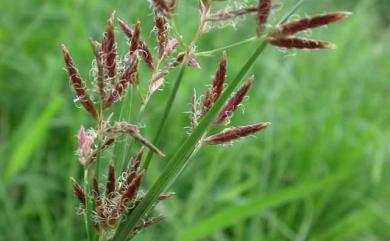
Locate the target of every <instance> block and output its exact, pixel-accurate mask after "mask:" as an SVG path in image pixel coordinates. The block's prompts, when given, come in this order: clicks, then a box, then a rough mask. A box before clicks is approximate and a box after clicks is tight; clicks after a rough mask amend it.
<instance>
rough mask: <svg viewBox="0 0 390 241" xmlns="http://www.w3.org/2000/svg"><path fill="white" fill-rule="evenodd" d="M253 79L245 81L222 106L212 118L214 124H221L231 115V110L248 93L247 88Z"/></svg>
mask: <svg viewBox="0 0 390 241" xmlns="http://www.w3.org/2000/svg"><path fill="white" fill-rule="evenodd" d="M252 82H253V79H249V80H247V81H245V83H244V84H243V85H242V86H241V88H240V89H239V90H238V91H237V92H236V93H235V94H234V95H233V96H232V97H231V98H230V100H229V101H228V103H227V104H226V105H225V106H224V107H223V108H222V111H221V112H220V113H219V115H218V117H217V118H216V119H215V120H214V122H213V123H214V124H215V125H219V124H222V123H223V122H225V121H226V120H227V119H228V118H229V117H230V116H232V115H233V112H234V111H235V110H236V109H237V107H238V106H239V105H240V104H241V102H242V101H243V100H244V97H245V95H246V94H247V93H248V91H249V88H250V87H251V85H252Z"/></svg>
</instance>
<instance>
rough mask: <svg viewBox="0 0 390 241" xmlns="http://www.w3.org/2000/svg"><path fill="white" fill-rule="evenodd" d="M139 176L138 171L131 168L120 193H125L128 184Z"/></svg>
mask: <svg viewBox="0 0 390 241" xmlns="http://www.w3.org/2000/svg"><path fill="white" fill-rule="evenodd" d="M136 177H137V172H136V171H133V170H129V171H128V173H127V176H126V179H125V181H124V182H123V185H122V186H121V189H120V193H123V191H124V190H125V188H128V186H129V185H130V184H131V182H132V181H133V180H134V178H136Z"/></svg>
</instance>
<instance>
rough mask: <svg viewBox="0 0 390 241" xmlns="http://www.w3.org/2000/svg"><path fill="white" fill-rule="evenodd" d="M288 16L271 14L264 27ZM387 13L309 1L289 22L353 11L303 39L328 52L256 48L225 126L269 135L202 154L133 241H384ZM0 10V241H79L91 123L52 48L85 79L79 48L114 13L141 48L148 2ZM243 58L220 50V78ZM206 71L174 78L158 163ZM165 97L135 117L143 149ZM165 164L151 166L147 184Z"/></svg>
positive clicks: (25, 3)
mask: <svg viewBox="0 0 390 241" xmlns="http://www.w3.org/2000/svg"><path fill="white" fill-rule="evenodd" d="M293 3H294V1H290V0H288V1H287V0H286V1H284V5H285V6H284V8H283V9H282V10H281V11H279V12H277V13H276V14H275V17H273V18H272V21H274V22H276V20H277V18H278V16H279V15H281V14H283V13H284V12H285V10H286V9H288V6H290V5H292V4H293ZM389 6H390V4H389V2H388V1H387V0H381V1H377V2H375V3H373V1H346V0H343V1H336V0H334V1H329V0H323V1H308V3H307V4H306V5H305V7H304V9H302V10H301V11H300V13H299V15H301V16H302V15H306V14H313V13H317V12H324V11H330V10H351V11H353V12H354V15H353V17H352V18H350V19H349V20H348V21H345V22H342V23H340V24H337V25H334V26H332V27H331V28H325V29H320V30H316V31H313V33H308V34H310V35H312V36H313V37H318V38H323V39H327V40H330V41H333V42H335V43H337V45H338V48H337V50H335V51H325V52H314V53H309V52H305V51H303V52H295V51H291V52H281V51H278V50H277V49H271V48H269V49H268V50H267V51H266V53H265V54H264V55H263V56H262V57H261V59H259V61H258V62H257V64H256V66H255V68H254V69H253V72H252V73H253V74H254V75H255V77H256V82H255V83H254V86H253V88H252V90H251V92H250V98H249V99H248V100H246V102H245V106H243V107H242V108H241V110H242V112H241V113H238V114H237V115H236V116H235V117H234V118H233V119H232V124H233V125H240V124H244V123H254V122H259V121H271V122H273V125H272V127H271V128H268V129H267V130H266V131H264V132H263V133H261V134H260V135H259V136H258V137H256V138H249V139H246V140H244V141H240V142H238V143H235V145H233V146H225V147H222V148H221V147H219V148H216V147H207V148H204V149H203V150H202V151H201V152H200V153H199V154H198V155H197V156H196V157H195V158H194V160H193V161H192V163H191V164H190V165H189V166H188V168H187V169H186V170H185V172H184V173H183V175H182V176H181V177H180V178H179V180H178V182H177V183H175V184H174V185H173V186H172V190H174V191H176V192H177V193H178V194H177V196H176V197H175V198H172V199H171V200H170V201H168V202H167V203H166V204H165V205H164V206H158V207H157V208H158V210H159V211H161V212H163V213H164V214H165V215H166V216H167V219H166V221H164V222H162V223H161V224H158V225H156V226H155V227H152V228H150V229H149V230H148V231H146V232H144V233H142V234H141V235H140V236H139V237H138V238H137V240H183V239H185V240H193V239H194V237H203V238H202V239H201V240H213V241H214V240H215V241H224V240H234V241H241V240H254V241H257V240H259V241H260V240H296V241H300V240H302V241H303V240H324V241H325V240H336V241H337V240H343V241H345V240H364V241H371V240H372V241H374V240H389V239H390V234H389V232H388V229H389V227H390V218H389V215H388V214H389V211H390V206H389V200H390V189H389V186H388V185H387V184H388V183H389V181H390V179H389V175H388V174H387V173H388V172H389V152H390V147H389V144H388V143H390V129H389V127H388V126H389V125H388V123H390V109H389V108H388V106H390V98H389V96H388V93H390V84H389V79H388V76H390V68H389V66H390V58H389V57H388V56H390V49H389V48H388V42H389V41H390V36H389V30H388V28H387V26H388V20H386V18H388V11H386V10H385V9H389ZM0 9H2V14H1V15H0V53H1V55H0V78H1V80H0V91H1V92H0V170H1V182H0V213H1V214H0V240H1V241H2V240H18V241H24V240H42V241H43V240H47V241H49V240H50V241H54V240H61V241H74V240H84V239H85V230H84V226H83V224H82V219H81V217H80V216H76V215H75V212H76V211H77V210H76V209H77V203H76V202H75V201H74V199H73V195H72V193H71V190H70V183H69V176H76V177H78V178H79V177H80V176H81V168H80V165H79V163H78V162H77V158H76V156H75V155H74V150H75V149H76V143H75V133H76V132H77V130H78V128H79V126H80V125H81V124H84V125H87V126H88V125H89V124H91V120H89V119H88V117H87V115H86V114H85V113H84V111H83V110H82V109H80V108H76V105H75V104H74V103H73V99H74V95H73V92H72V91H71V90H70V88H69V84H68V80H67V77H66V75H65V72H64V71H63V63H62V58H61V55H60V49H59V46H60V44H61V43H65V44H66V45H67V46H68V47H69V49H70V51H71V52H72V54H73V57H74V59H75V61H76V63H77V64H78V67H79V69H80V70H81V72H82V74H83V76H85V77H87V76H88V69H89V68H90V64H91V58H92V52H91V50H90V47H89V42H88V39H89V37H90V36H92V37H93V38H96V39H100V33H101V32H102V31H103V29H104V28H105V26H106V19H107V17H108V16H109V15H110V13H111V11H112V10H113V9H116V10H117V13H118V16H120V17H121V18H123V19H125V20H126V21H128V22H134V21H136V20H137V19H140V20H141V22H142V27H143V30H144V32H143V38H145V39H146V40H147V42H149V43H153V41H154V37H153V34H152V33H151V30H152V27H153V22H152V21H151V16H150V9H149V8H148V3H147V2H146V1H143V0H137V1H136V0H114V1H96V0H94V1H93V0H85V1H81V0H57V1H43V0H41V1H38V0H18V1H5V0H3V1H0ZM179 11H180V14H179V16H178V17H177V18H178V28H179V29H180V30H181V31H182V33H183V35H184V37H185V38H186V39H188V38H190V37H191V34H192V32H193V31H194V29H195V28H196V25H197V21H196V19H197V3H196V1H192V2H188V3H187V2H186V1H182V2H181V5H180V9H179ZM381 16H382V17H381ZM294 17H296V16H294ZM254 29H255V27H254V21H253V20H247V21H244V22H240V23H238V24H237V26H236V28H232V27H227V28H224V29H218V28H216V29H214V31H212V32H211V33H209V34H207V35H206V36H205V37H204V38H203V39H202V40H201V42H200V43H199V46H198V48H199V50H201V51H202V50H209V49H214V48H217V47H221V46H225V45H227V44H231V43H234V42H236V41H238V40H242V39H243V38H245V37H250V36H252V35H253V34H254ZM125 43H126V40H125V38H124V37H123V36H122V37H121V43H120V44H121V46H122V47H124V46H125ZM254 47H255V44H248V45H245V46H241V47H237V48H236V49H231V50H229V51H228V59H229V70H228V73H229V76H230V77H231V76H234V75H235V74H236V73H237V71H238V70H239V68H240V67H241V65H242V64H243V62H244V61H245V59H246V58H247V57H248V56H249V55H250V53H251V51H253V49H254ZM122 49H123V48H122ZM218 58H219V57H218V56H216V57H215V58H200V59H199V61H200V63H201V65H202V69H201V70H200V71H199V70H193V69H192V70H190V71H188V72H187V73H186V76H185V81H184V82H185V83H184V85H183V86H182V89H181V90H180V93H179V96H178V99H177V101H176V103H175V106H174V112H173V113H172V116H171V118H170V120H169V123H170V124H169V128H168V129H167V131H166V133H165V136H166V138H165V139H166V140H167V141H166V142H165V143H162V148H163V149H164V150H165V152H167V153H171V152H174V151H175V150H176V149H177V146H178V145H180V143H181V141H182V140H183V138H184V137H185V136H186V131H187V130H186V129H185V127H186V126H189V125H190V124H189V120H188V115H187V114H186V112H187V111H188V110H189V109H190V106H189V103H190V99H191V97H190V95H191V92H192V89H193V88H196V89H197V91H198V92H199V93H202V92H203V91H204V90H205V88H206V86H207V85H208V84H209V83H210V81H211V76H212V74H213V71H214V69H215V66H216V64H217V60H218ZM142 76H145V74H144V73H143V74H142V73H141V78H142V81H143V83H144V84H143V88H146V82H147V81H148V79H147V78H143V77H142ZM146 76H147V75H146ZM174 76H175V73H173V74H172V75H171V76H170V78H168V82H169V81H171V80H172V79H173V78H174ZM170 87H171V85H170V83H168V84H167V85H166V87H165V89H164V91H163V92H160V93H158V94H157V95H156V96H155V97H153V99H152V102H154V104H152V105H151V106H150V107H149V108H148V109H147V111H146V114H145V118H144V120H143V122H142V124H143V125H144V126H145V127H146V128H145V129H144V132H145V133H144V134H145V135H146V136H148V137H151V136H153V135H154V133H155V131H156V121H155V120H156V119H158V118H159V116H160V115H161V113H162V108H163V106H164V104H163V103H164V100H166V97H167V95H168V94H169V89H170ZM134 119H135V117H132V118H131V120H132V121H134ZM164 162H165V161H164V160H159V159H157V158H156V159H154V161H153V163H152V168H151V169H150V172H149V173H148V177H147V182H148V183H151V182H152V181H153V180H155V179H156V177H157V176H158V174H159V173H160V170H161V169H162V168H163V167H164V164H165V163H164ZM340 176H342V178H340ZM146 189H147V185H146V186H145V190H146Z"/></svg>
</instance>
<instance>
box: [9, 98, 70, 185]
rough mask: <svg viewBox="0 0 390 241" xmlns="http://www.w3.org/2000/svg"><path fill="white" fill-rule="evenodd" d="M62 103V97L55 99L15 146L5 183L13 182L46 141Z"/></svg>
mask: <svg viewBox="0 0 390 241" xmlns="http://www.w3.org/2000/svg"><path fill="white" fill-rule="evenodd" d="M62 102H63V99H62V97H56V98H54V99H53V100H52V101H51V104H50V105H49V106H48V107H47V108H46V109H45V110H44V111H43V112H42V114H41V115H40V116H39V118H38V119H37V120H36V121H35V122H34V123H33V124H32V125H31V126H30V127H29V130H28V131H26V132H25V133H24V135H23V138H22V139H21V140H20V141H18V144H17V145H15V149H14V150H13V152H12V153H11V158H10V160H9V161H8V164H9V165H8V166H7V169H6V172H5V182H9V181H11V180H12V178H13V177H14V176H15V175H17V174H18V173H19V172H20V171H21V170H22V169H24V168H25V167H26V166H27V164H28V160H29V157H30V156H31V155H32V154H33V152H34V151H35V149H36V148H37V147H39V145H40V143H42V141H43V140H44V139H45V133H46V132H47V131H48V129H49V125H50V122H51V120H52V119H53V117H54V116H55V114H56V113H57V112H58V110H59V109H60V107H61V105H62Z"/></svg>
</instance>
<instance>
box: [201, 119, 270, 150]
mask: <svg viewBox="0 0 390 241" xmlns="http://www.w3.org/2000/svg"><path fill="white" fill-rule="evenodd" d="M269 125H271V123H269V122H266V123H260V124H254V125H248V126H242V127H237V128H233V129H228V130H226V131H223V132H221V133H218V134H216V135H212V136H209V137H207V138H206V139H205V141H204V142H205V143H207V144H209V145H218V144H224V143H229V142H231V141H234V140H237V139H239V138H242V137H246V136H249V135H251V134H254V133H256V132H258V131H260V130H262V129H264V128H266V127H268V126H269Z"/></svg>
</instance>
